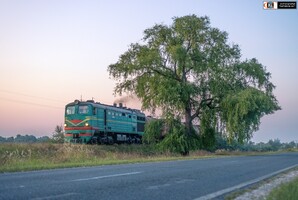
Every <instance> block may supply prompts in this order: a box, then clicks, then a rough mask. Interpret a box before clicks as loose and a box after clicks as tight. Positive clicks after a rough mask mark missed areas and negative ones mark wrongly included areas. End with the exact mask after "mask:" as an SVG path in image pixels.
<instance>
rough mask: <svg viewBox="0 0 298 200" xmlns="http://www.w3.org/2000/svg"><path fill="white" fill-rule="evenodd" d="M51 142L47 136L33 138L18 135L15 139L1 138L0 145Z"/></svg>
mask: <svg viewBox="0 0 298 200" xmlns="http://www.w3.org/2000/svg"><path fill="white" fill-rule="evenodd" d="M50 140H51V138H50V137H48V136H42V137H35V136H34V135H20V134H18V135H17V136H16V137H7V138H5V137H1V136H0V143H38V142H49V141H50Z"/></svg>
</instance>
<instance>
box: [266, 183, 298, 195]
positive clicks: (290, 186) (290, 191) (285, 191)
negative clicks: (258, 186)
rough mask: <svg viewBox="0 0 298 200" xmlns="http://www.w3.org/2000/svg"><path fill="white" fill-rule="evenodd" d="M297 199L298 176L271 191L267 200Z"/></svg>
mask: <svg viewBox="0 0 298 200" xmlns="http://www.w3.org/2000/svg"><path fill="white" fill-rule="evenodd" d="M279 199H286V200H297V199H298V178H295V179H294V180H293V181H291V182H288V183H284V184H281V185H280V186H279V187H278V188H276V189H274V190H273V191H271V192H270V194H269V196H268V197H267V200H279Z"/></svg>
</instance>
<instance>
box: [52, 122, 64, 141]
mask: <svg viewBox="0 0 298 200" xmlns="http://www.w3.org/2000/svg"><path fill="white" fill-rule="evenodd" d="M51 141H52V142H53V143H63V142H64V131H63V128H62V125H60V126H59V125H57V126H56V127H55V132H54V133H53V135H52V139H51Z"/></svg>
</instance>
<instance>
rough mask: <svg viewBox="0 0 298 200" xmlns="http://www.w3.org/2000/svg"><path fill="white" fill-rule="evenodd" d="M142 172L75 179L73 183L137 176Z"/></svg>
mask: <svg viewBox="0 0 298 200" xmlns="http://www.w3.org/2000/svg"><path fill="white" fill-rule="evenodd" d="M140 173H142V172H129V173H124V174H112V175H106V176H96V177H91V178H81V179H75V180H72V181H89V180H96V179H102V178H111V177H117V176H129V175H135V174H140Z"/></svg>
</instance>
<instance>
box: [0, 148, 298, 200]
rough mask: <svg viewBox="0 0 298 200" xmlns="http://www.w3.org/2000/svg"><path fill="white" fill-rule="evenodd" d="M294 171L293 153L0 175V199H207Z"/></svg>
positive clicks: (297, 161) (297, 160)
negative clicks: (278, 173)
mask: <svg viewBox="0 0 298 200" xmlns="http://www.w3.org/2000/svg"><path fill="white" fill-rule="evenodd" d="M297 165H298V153H283V154H276V155H265V156H243V157H226V158H212V159H202V160H187V161H171V162H159V163H143V164H127V165H113V166H101V167H86V168H72V169H57V170H43V171H34V172H21V173H4V174H0V199H5V200H8V199H33V200H44V199H79V200H82V199H88V200H91V199H100V200H102V199H108V200H113V199H115V200H116V199H117V200H119V199H142V200H146V199H150V200H151V199H171V200H173V199H183V200H184V199H185V200H187V199H190V200H193V199H210V198H218V196H220V195H222V194H224V193H226V192H229V191H231V190H233V189H235V188H239V187H243V186H246V185H248V184H251V183H254V182H256V181H258V180H259V179H262V178H265V177H267V176H270V175H272V174H274V173H276V172H279V171H280V170H283V169H285V168H289V167H293V166H297Z"/></svg>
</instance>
